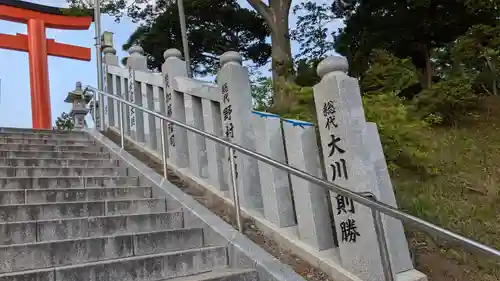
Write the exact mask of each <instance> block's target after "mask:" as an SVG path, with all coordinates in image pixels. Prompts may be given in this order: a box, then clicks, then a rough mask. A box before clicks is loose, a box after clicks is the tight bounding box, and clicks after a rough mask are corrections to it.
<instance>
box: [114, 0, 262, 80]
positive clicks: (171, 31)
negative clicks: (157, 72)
mask: <svg viewBox="0 0 500 281" xmlns="http://www.w3.org/2000/svg"><path fill="white" fill-rule="evenodd" d="M185 10H186V14H187V15H189V16H188V17H187V27H188V30H187V33H188V42H189V52H190V57H191V60H192V67H193V69H194V71H195V73H198V74H207V73H210V74H213V73H215V72H216V70H217V69H218V57H219V56H220V55H222V54H223V53H224V52H226V51H230V50H236V51H238V52H240V53H241V54H242V55H243V57H244V59H248V60H252V61H253V62H254V63H255V64H256V65H257V66H262V65H264V64H265V63H267V61H268V59H269V57H270V52H271V47H270V46H269V44H267V43H266V42H265V39H266V37H267V36H268V35H269V32H268V30H267V28H266V26H265V25H264V21H263V20H262V19H260V18H259V17H258V16H257V14H256V13H255V12H253V11H250V10H247V9H244V8H242V7H240V6H239V5H238V3H237V1H236V0H223V1H219V0H191V1H186V3H185ZM143 16H145V17H146V18H148V16H147V15H143ZM133 44H139V45H141V46H142V47H143V49H144V51H145V53H146V54H147V55H148V62H149V66H150V67H151V68H152V69H161V65H162V63H163V62H164V58H163V52H164V51H165V50H166V49H168V48H177V49H179V50H182V38H181V33H180V23H179V13H178V9H177V5H176V4H175V3H170V4H167V5H166V6H165V7H164V11H163V12H162V13H161V14H160V15H158V16H157V17H155V18H154V19H151V20H148V21H146V22H144V23H142V24H141V26H140V27H139V28H137V30H136V31H135V32H134V33H133V34H132V35H131V36H130V38H129V40H128V42H127V43H126V44H124V46H123V48H124V49H128V48H130V46H131V45H133Z"/></svg>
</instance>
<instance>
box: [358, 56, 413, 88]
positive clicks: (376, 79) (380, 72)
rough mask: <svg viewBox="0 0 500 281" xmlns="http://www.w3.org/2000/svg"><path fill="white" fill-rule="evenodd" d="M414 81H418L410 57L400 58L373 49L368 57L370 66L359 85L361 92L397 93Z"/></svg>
mask: <svg viewBox="0 0 500 281" xmlns="http://www.w3.org/2000/svg"><path fill="white" fill-rule="evenodd" d="M415 83H418V75H417V72H416V70H415V67H414V66H413V64H412V63H411V60H410V59H407V58H406V59H400V58H397V57H395V56H394V55H392V54H390V53H388V52H386V51H384V50H374V52H373V53H372V55H371V57H370V68H369V69H367V70H366V71H365V72H364V73H363V75H362V77H361V81H360V86H361V90H362V92H363V94H371V93H389V92H395V93H399V92H400V91H402V90H404V89H407V88H408V87H410V86H412V85H414V84H415ZM415 94H416V93H415Z"/></svg>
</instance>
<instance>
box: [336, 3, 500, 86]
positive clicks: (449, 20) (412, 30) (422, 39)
mask: <svg viewBox="0 0 500 281" xmlns="http://www.w3.org/2000/svg"><path fill="white" fill-rule="evenodd" d="M339 3H345V5H341V4H339ZM332 11H333V12H334V13H335V14H336V15H337V16H341V17H345V18H346V20H345V24H346V26H345V28H343V29H342V31H341V33H340V34H339V35H338V36H337V39H336V44H335V47H336V49H337V51H338V52H340V53H341V54H343V55H345V56H346V57H347V58H348V59H349V61H350V62H351V70H352V72H353V74H354V75H360V74H361V73H363V72H364V71H365V70H366V69H367V68H368V67H369V62H368V61H369V56H370V53H371V52H372V50H373V49H385V50H387V51H389V52H391V53H393V54H394V55H396V56H397V57H399V58H411V60H412V63H413V65H414V66H415V68H416V69H417V71H418V74H419V80H420V83H421V85H422V87H423V88H428V87H430V86H431V84H432V77H433V71H432V61H431V53H432V51H433V50H434V49H435V48H440V47H443V46H445V45H446V44H448V43H451V42H453V41H455V40H456V39H457V37H459V36H460V35H462V34H463V33H464V32H466V31H467V30H468V29H469V28H470V27H471V26H473V25H476V24H481V23H482V24H493V23H494V22H495V21H496V19H497V15H498V11H497V7H496V3H494V1H459V0H454V1H448V0H435V1H427V0H409V1H390V0H370V1H366V0H365V1H363V0H351V1H336V2H334V4H333V5H332Z"/></svg>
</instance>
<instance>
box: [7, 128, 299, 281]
mask: <svg viewBox="0 0 500 281" xmlns="http://www.w3.org/2000/svg"><path fill="white" fill-rule="evenodd" d="M114 159H116V158H113V153H112V152H111V151H109V150H108V149H107V148H106V147H104V146H102V145H100V144H98V143H97V142H96V141H95V140H94V139H92V137H90V136H89V135H87V134H86V133H84V132H71V133H64V132H52V131H35V130H22V129H19V130H16V129H0V204H1V205H0V233H1V235H0V260H1V262H0V281H7V280H8V281H28V280H29V281H32V280H33V281H35V280H36V281H49V280H50V281H63V280H68V281H69V280H71V281H91V280H92V281H101V280H102V281H104V280H106V281H132V280H133V281H142V280H144V281H149V280H172V281H174V280H175V281H180V280H185V281H187V280H205V281H207V280H212V281H216V280H218V281H222V280H224V281H236V280H240V281H243V280H245V281H251V280H252V281H253V280H259V274H258V272H257V271H256V270H255V269H253V268H251V267H246V268H235V266H233V265H231V262H230V259H231V254H230V253H229V251H228V246H227V244H224V243H213V242H211V241H210V239H207V236H206V228H203V227H190V226H188V225H187V224H186V223H185V216H186V210H185V209H183V208H182V206H181V204H180V203H179V202H178V201H176V200H172V199H169V198H168V197H167V196H163V197H162V196H155V194H156V193H157V192H155V191H154V187H152V186H147V185H146V186H144V185H141V184H140V183H141V182H142V181H141V180H140V176H138V174H137V173H133V172H131V169H130V167H127V166H126V165H124V164H123V163H121V162H122V161H121V160H114ZM292 279H293V278H292ZM260 280H262V278H261V279H260ZM266 280H271V279H266ZM273 280H274V279H273Z"/></svg>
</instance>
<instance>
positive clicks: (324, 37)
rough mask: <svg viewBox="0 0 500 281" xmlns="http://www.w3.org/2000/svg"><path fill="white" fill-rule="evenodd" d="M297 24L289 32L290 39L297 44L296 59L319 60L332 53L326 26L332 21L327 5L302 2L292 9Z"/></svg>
mask: <svg viewBox="0 0 500 281" xmlns="http://www.w3.org/2000/svg"><path fill="white" fill-rule="evenodd" d="M293 14H294V15H295V16H296V19H297V23H296V26H295V28H294V29H292V30H291V32H290V33H291V37H292V39H293V40H294V41H296V42H297V43H299V45H300V49H299V53H298V54H297V57H296V58H297V59H305V60H306V61H311V60H319V59H321V58H324V57H326V56H327V55H329V54H332V53H333V51H334V47H335V46H334V42H333V36H331V34H330V32H329V29H328V24H329V23H331V22H332V20H334V16H333V14H332V13H331V11H330V9H329V7H328V5H327V4H318V3H315V2H312V1H309V2H302V3H300V4H299V5H296V6H294V7H293Z"/></svg>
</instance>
